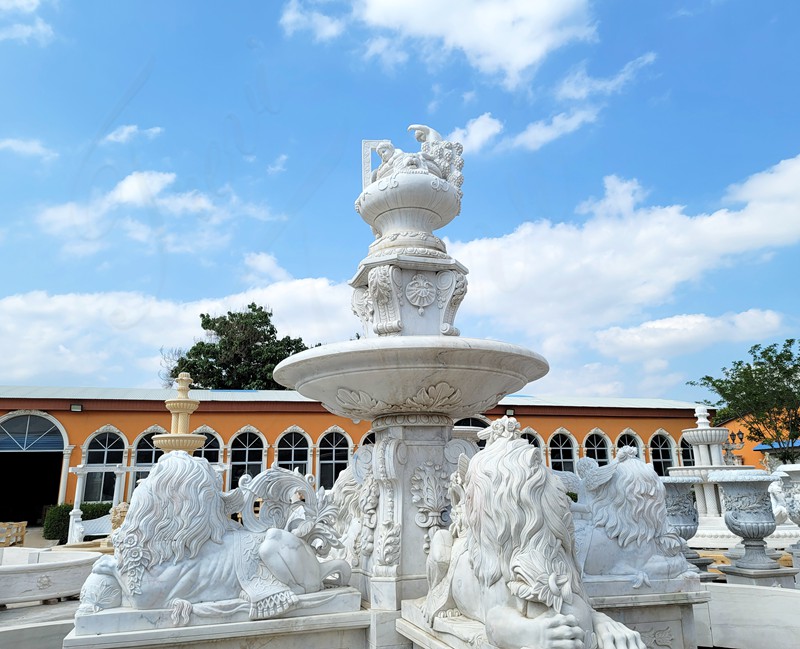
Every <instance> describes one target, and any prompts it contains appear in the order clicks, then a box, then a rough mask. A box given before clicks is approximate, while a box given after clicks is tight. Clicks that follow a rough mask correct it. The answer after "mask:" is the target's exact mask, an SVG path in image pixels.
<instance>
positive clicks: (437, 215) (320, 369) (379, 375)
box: [274, 125, 548, 430]
mask: <svg viewBox="0 0 800 649" xmlns="http://www.w3.org/2000/svg"><path fill="white" fill-rule="evenodd" d="M409 130H413V131H414V132H415V135H416V139H417V141H419V142H421V143H422V145H421V150H420V151H419V152H417V153H407V152H405V151H401V150H400V149H398V148H397V147H395V146H394V145H393V144H392V143H391V142H389V141H388V140H366V141H364V142H363V145H362V154H363V155H362V173H363V187H362V190H363V191H362V192H361V194H360V195H359V197H358V200H356V210H357V211H358V213H359V214H360V215H361V218H363V219H364V220H365V221H366V222H367V223H368V224H369V225H370V227H371V228H372V231H373V233H374V234H375V241H374V242H373V243H372V245H371V246H370V248H369V254H368V255H367V257H366V258H364V260H363V261H362V262H361V263H360V264H359V267H358V271H357V272H356V274H355V276H354V277H353V279H352V280H350V285H351V286H352V287H353V300H352V306H353V311H354V312H355V314H356V315H357V316H358V317H359V319H360V320H361V323H362V325H363V327H364V334H365V337H367V338H371V340H363V339H361V340H350V341H347V342H343V343H335V344H332V345H325V346H322V347H315V348H314V349H310V350H307V351H305V352H301V353H299V354H295V355H294V356H290V357H289V358H287V359H286V360H284V361H282V362H281V363H279V364H278V366H277V367H276V368H275V372H274V377H275V380H276V381H278V382H279V383H281V384H283V385H285V386H286V387H289V388H293V389H296V390H297V391H298V392H300V393H301V394H303V395H305V396H307V397H310V398H312V399H316V400H319V401H320V402H322V404H323V405H324V406H325V407H326V408H328V410H330V411H332V412H334V413H336V414H339V415H342V416H345V417H350V418H351V419H366V420H371V421H373V427H374V428H375V429H376V430H378V429H380V428H385V427H387V426H391V425H395V424H398V423H403V424H404V425H409V426H421V425H430V424H434V423H435V424H438V425H452V421H453V419H458V418H462V417H467V416H470V415H474V414H476V413H479V412H485V411H486V410H489V409H490V408H492V407H494V406H495V405H496V404H497V403H498V401H500V399H502V398H503V397H504V396H505V395H507V394H510V393H511V392H515V391H517V390H520V389H521V388H523V387H524V386H525V385H526V384H527V383H529V382H531V381H535V380H536V379H538V378H540V377H542V376H544V375H545V374H546V373H547V371H548V365H547V361H546V360H545V359H544V358H542V357H541V356H540V355H539V354H536V353H534V352H532V351H530V350H528V349H524V348H522V347H517V346H515V345H509V344H506V343H500V342H495V341H488V340H476V339H471V338H459V337H457V336H458V335H459V332H458V329H456V328H455V326H454V325H453V321H454V319H455V315H456V311H457V310H458V307H459V305H460V304H461V301H462V300H463V299H464V296H465V295H466V293H467V279H466V275H467V272H468V271H467V269H466V268H465V267H464V266H462V265H461V264H460V263H459V262H458V261H456V260H455V259H453V258H452V257H450V256H449V255H448V254H447V250H446V248H445V245H444V242H442V240H441V239H439V237H437V236H435V235H434V234H433V230H435V229H437V228H440V227H442V226H444V225H446V224H447V223H449V222H450V221H452V220H453V219H454V218H455V217H456V216H457V215H458V213H459V211H460V209H461V181H462V176H461V168H462V166H463V161H462V159H461V152H462V147H461V145H460V144H459V143H457V142H447V141H444V140H443V139H442V137H441V136H440V135H439V134H438V133H437V132H436V131H434V130H433V129H432V128H429V127H427V126H421V125H414V126H410V127H409ZM373 151H375V152H377V154H378V155H379V156H380V159H381V163H380V165H379V166H378V167H377V168H376V169H372V152H373ZM375 334H377V337H375ZM445 336H446V337H445Z"/></svg>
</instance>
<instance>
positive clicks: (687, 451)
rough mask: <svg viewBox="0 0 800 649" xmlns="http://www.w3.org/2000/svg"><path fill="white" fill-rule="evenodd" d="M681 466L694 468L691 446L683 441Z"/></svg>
mask: <svg viewBox="0 0 800 649" xmlns="http://www.w3.org/2000/svg"><path fill="white" fill-rule="evenodd" d="M681 464H682V465H683V466H694V453H693V452H692V445H691V444H690V443H689V442H687V441H686V440H685V439H682V440H681Z"/></svg>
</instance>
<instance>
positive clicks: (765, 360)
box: [689, 338, 800, 463]
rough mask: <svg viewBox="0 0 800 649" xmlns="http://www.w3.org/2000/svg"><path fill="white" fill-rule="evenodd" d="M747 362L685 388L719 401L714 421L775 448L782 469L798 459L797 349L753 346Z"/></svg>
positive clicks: (799, 351) (799, 393) (788, 344)
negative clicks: (734, 425)
mask: <svg viewBox="0 0 800 649" xmlns="http://www.w3.org/2000/svg"><path fill="white" fill-rule="evenodd" d="M749 354H750V360H748V361H735V362H734V363H733V364H732V365H731V366H730V367H723V368H722V377H720V378H715V377H713V376H704V377H703V378H701V379H700V380H698V381H690V382H689V384H690V385H700V386H703V387H705V388H708V389H709V390H711V391H712V392H714V393H716V394H717V395H718V396H719V401H717V402H716V403H711V402H709V405H712V406H718V407H721V409H720V410H717V417H716V418H717V420H720V419H732V418H737V419H740V420H741V421H742V423H743V425H744V428H745V430H746V431H747V438H748V439H749V440H751V441H754V442H765V443H767V444H773V445H775V447H776V450H775V454H776V455H777V456H778V458H779V459H780V460H781V461H782V462H785V463H792V462H795V461H797V460H798V459H799V458H800V448H795V446H794V443H795V442H796V441H797V440H798V438H800V344H796V341H795V340H794V339H792V338H790V339H787V340H786V341H784V343H783V345H782V346H779V345H778V344H772V345H768V346H766V347H762V346H761V345H754V346H753V347H751V348H750V351H749Z"/></svg>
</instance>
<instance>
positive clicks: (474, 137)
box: [447, 113, 503, 154]
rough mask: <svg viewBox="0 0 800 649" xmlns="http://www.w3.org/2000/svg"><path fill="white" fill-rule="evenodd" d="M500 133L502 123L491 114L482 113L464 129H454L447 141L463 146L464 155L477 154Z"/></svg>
mask: <svg viewBox="0 0 800 649" xmlns="http://www.w3.org/2000/svg"><path fill="white" fill-rule="evenodd" d="M502 131H503V123H502V122H501V121H500V120H499V119H495V118H494V117H492V114H491V113H484V114H483V115H480V116H479V117H475V118H474V119H471V120H469V121H468V122H467V125H466V126H465V127H464V128H460V127H459V128H457V129H455V130H454V131H453V132H452V133H450V135H448V136H447V139H448V140H450V141H451V142H461V144H463V145H464V153H467V154H469V153H478V152H479V151H480V150H481V149H483V148H484V147H485V146H486V145H487V144H489V143H490V142H492V141H493V140H494V139H495V137H497V136H498V135H499V134H500V133H501V132H502Z"/></svg>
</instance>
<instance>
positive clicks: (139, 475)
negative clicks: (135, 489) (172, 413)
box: [134, 426, 167, 486]
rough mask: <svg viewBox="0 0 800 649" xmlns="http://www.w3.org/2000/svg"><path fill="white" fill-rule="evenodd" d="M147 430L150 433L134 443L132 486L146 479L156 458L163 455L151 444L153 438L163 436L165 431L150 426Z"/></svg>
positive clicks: (162, 452) (158, 427)
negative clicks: (133, 478)
mask: <svg viewBox="0 0 800 649" xmlns="http://www.w3.org/2000/svg"><path fill="white" fill-rule="evenodd" d="M147 430H148V431H151V432H148V433H147V434H146V435H143V436H142V437H140V438H139V441H138V442H136V452H135V456H136V461H135V464H136V478H135V480H134V486H135V485H136V484H138V483H139V480H142V479H144V478H146V477H147V475H148V474H149V473H150V469H152V468H153V465H154V464H155V463H156V462H158V458H160V457H161V456H162V455H164V451H162V450H161V449H160V448H158V447H157V446H156V445H155V444H153V437H154V436H155V435H164V434H166V432H167V431H166V430H164V429H163V428H161V426H151V427H150V428H148V429H147Z"/></svg>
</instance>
